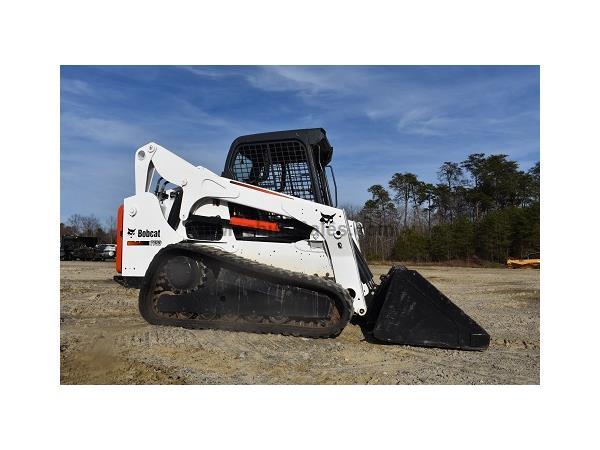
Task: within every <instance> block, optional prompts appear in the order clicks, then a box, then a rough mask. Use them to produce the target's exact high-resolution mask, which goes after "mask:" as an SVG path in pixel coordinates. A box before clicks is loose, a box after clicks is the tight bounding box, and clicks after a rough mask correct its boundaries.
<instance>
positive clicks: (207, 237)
mask: <svg viewBox="0 0 600 450" xmlns="http://www.w3.org/2000/svg"><path fill="white" fill-rule="evenodd" d="M185 231H186V234H187V237H188V238H190V239H196V240H199V241H220V240H221V238H222V237H223V227H222V226H221V224H218V223H204V222H198V221H192V222H188V223H186V224H185Z"/></svg>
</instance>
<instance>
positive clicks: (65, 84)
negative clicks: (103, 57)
mask: <svg viewBox="0 0 600 450" xmlns="http://www.w3.org/2000/svg"><path fill="white" fill-rule="evenodd" d="M60 90H61V94H73V95H91V94H92V93H93V91H92V89H91V87H90V85H89V84H88V83H86V82H85V81H82V80H76V79H70V78H63V79H62V80H61V82H60Z"/></svg>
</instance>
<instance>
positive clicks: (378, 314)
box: [363, 266, 490, 350]
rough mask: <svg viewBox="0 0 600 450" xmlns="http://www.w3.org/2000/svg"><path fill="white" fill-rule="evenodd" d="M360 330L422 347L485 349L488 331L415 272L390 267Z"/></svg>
mask: <svg viewBox="0 0 600 450" xmlns="http://www.w3.org/2000/svg"><path fill="white" fill-rule="evenodd" d="M363 330H364V331H365V332H366V333H367V334H370V335H372V336H373V337H374V338H375V339H377V340H379V341H382V342H387V343H392V344H404V345H414V346H421V347H441V348H453V349H461V350H485V349H486V348H487V347H488V345H489V343H490V335H489V334H488V333H487V332H486V331H485V330H484V329H483V328H482V327H481V326H479V325H478V324H477V323H476V322H475V321H474V320H473V319H471V318H470V317H469V316H467V315H466V314H465V313H464V312H463V311H462V310H461V309H460V308H459V307H458V306H456V305H455V304H454V303H452V302H451V301H450V299H449V298H448V297H446V296H445V295H444V294H442V293H441V292H440V291H438V290H437V289H436V288H435V286H433V285H432V284H431V283H430V282H429V281H427V280H426V279H425V278H423V277H422V276H421V275H420V274H419V273H418V272H416V271H414V270H408V269H406V268H405V267H402V266H395V267H392V268H391V269H390V271H389V272H388V274H387V276H386V277H384V278H383V280H382V284H381V285H380V286H379V287H378V288H377V291H376V292H375V294H374V296H373V298H372V300H371V301H370V302H369V305H368V312H367V316H366V318H365V322H364V326H363Z"/></svg>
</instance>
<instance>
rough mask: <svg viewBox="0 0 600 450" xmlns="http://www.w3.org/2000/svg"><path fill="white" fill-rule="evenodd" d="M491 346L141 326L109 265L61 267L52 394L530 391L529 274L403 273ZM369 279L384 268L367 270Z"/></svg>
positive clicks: (534, 336)
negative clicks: (133, 387)
mask: <svg viewBox="0 0 600 450" xmlns="http://www.w3.org/2000/svg"><path fill="white" fill-rule="evenodd" d="M411 268H413V269H416V270H418V271H419V272H421V273H422V274H423V276H425V277H426V278H427V279H428V280H430V281H431V282H432V283H433V284H435V285H436V287H438V288H439V289H440V290H441V291H442V292H444V293H445V294H446V295H448V297H450V298H451V299H452V300H453V301H454V302H455V303H456V304H457V305H458V306H459V307H461V308H462V309H463V310H465V312H466V313H467V314H469V315H470V316H471V317H473V319H475V320H476V321H477V322H478V323H479V324H480V325H482V326H483V327H484V328H485V329H486V330H487V331H488V332H489V333H490V335H491V336H492V340H491V343H490V347H489V349H488V350H486V351H484V352H465V351H455V350H441V349H429V348H416V347H414V348H413V347H405V346H395V345H377V344H372V343H368V342H366V341H365V340H364V337H363V334H362V332H361V331H360V328H359V327H358V326H355V325H348V326H347V327H346V328H345V329H344V331H343V332H342V334H341V335H340V336H338V337H337V338H336V339H324V340H323V339H306V338H294V337H288V336H279V335H258V334H250V333H232V332H224V331H212V330H185V329H182V328H169V327H159V326H153V325H149V324H147V323H146V322H145V321H144V320H143V319H142V318H141V317H140V315H139V313H138V310H137V292H138V291H137V290H134V289H126V288H123V287H121V286H119V285H118V284H116V283H115V282H114V281H112V276H113V275H114V264H113V263H110V262H105V263H102V262H74V261H73V262H61V277H60V278H61V279H60V298H61V305H60V361H61V371H60V378H61V383H62V384H539V381H540V272H539V270H510V269H480V268H462V267H459V268H457V267H416V266H415V267H411ZM372 270H373V272H374V273H375V274H376V276H378V275H379V274H381V273H385V272H387V270H388V267H385V266H372Z"/></svg>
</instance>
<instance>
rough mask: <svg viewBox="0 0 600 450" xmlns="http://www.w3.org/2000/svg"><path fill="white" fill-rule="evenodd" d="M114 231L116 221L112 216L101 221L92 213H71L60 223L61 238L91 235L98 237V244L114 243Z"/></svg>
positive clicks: (115, 230)
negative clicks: (86, 214)
mask: <svg viewBox="0 0 600 450" xmlns="http://www.w3.org/2000/svg"><path fill="white" fill-rule="evenodd" d="M116 233H117V222H116V219H115V217H114V216H111V217H109V218H108V219H107V220H106V221H105V222H104V223H102V222H101V221H100V219H98V217H96V216H95V215H94V214H91V215H89V216H84V215H81V214H72V215H71V216H69V218H68V219H67V221H66V222H61V223H60V238H61V239H62V238H63V236H75V235H76V236H92V237H96V238H98V243H99V244H114V243H115V237H116Z"/></svg>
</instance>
